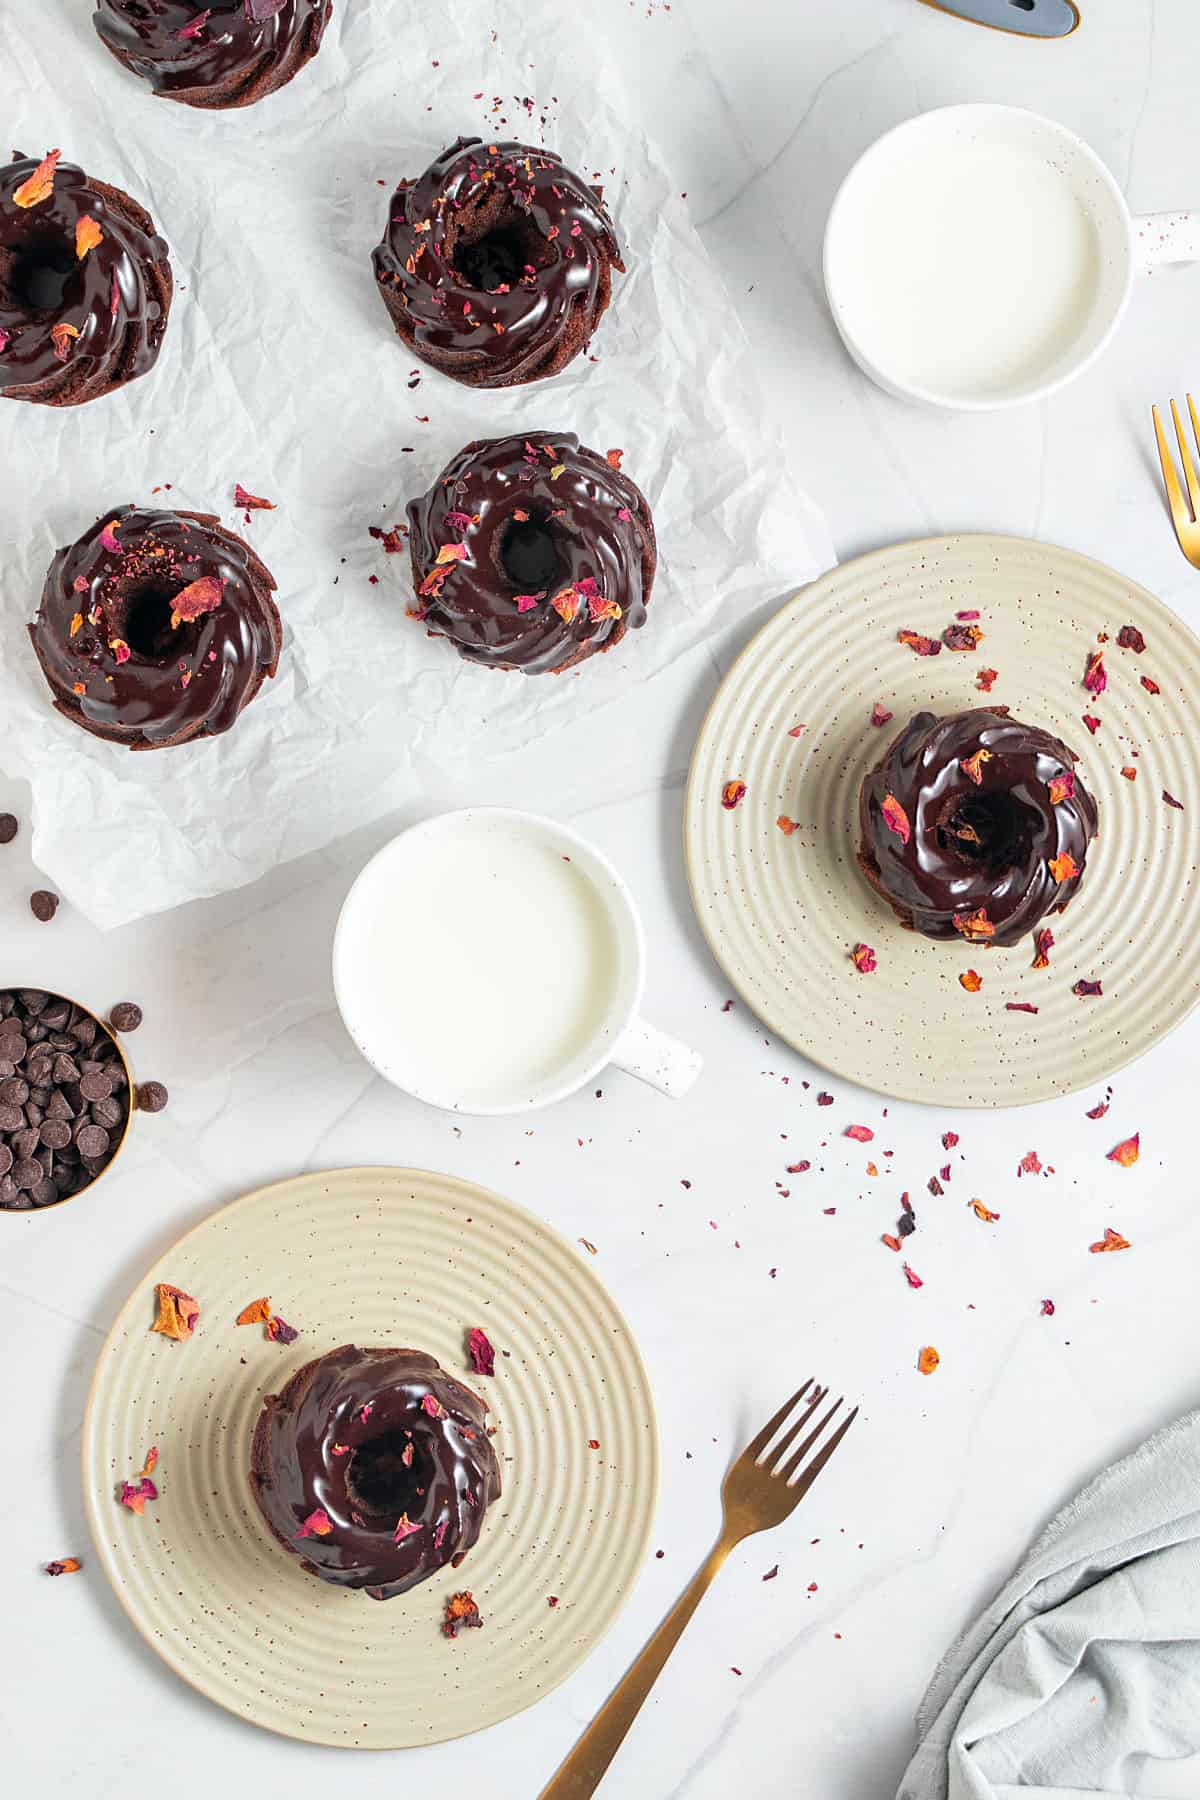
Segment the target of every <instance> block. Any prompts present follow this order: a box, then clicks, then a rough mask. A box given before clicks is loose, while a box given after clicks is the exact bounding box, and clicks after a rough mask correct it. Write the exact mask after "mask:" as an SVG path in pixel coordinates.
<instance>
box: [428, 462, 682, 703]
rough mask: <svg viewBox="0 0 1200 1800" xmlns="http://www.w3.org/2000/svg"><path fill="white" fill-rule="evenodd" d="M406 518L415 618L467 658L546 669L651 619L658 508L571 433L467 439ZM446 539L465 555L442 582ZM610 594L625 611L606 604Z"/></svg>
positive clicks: (599, 647)
mask: <svg viewBox="0 0 1200 1800" xmlns="http://www.w3.org/2000/svg"><path fill="white" fill-rule="evenodd" d="M522 515H524V516H522ZM408 520H409V529H410V540H409V542H410V548H411V551H412V570H413V585H414V587H415V588H416V590H417V609H418V610H417V616H418V617H419V618H423V619H424V620H425V623H426V624H427V626H428V627H429V630H430V631H431V632H433V633H434V634H435V635H438V636H442V637H448V638H450V639H451V640H452V641H453V642H454V644H455V645H456V646H457V648H458V650H459V652H460V654H461V655H462V656H465V657H466V658H467V660H468V661H469V662H478V663H483V664H485V665H486V666H487V667H489V668H494V669H523V670H524V671H525V673H526V674H529V675H537V674H544V673H546V672H548V671H551V670H556V671H557V670H561V669H564V668H567V667H569V666H570V665H571V664H573V663H577V662H579V661H581V660H582V659H583V658H584V657H585V656H590V655H592V654H594V653H595V652H596V651H598V650H609V649H611V648H612V646H613V645H614V644H615V643H618V642H619V641H620V639H621V638H622V637H624V635H625V632H626V630H628V629H629V627H630V626H632V627H633V628H634V629H636V628H637V627H639V626H641V625H643V624H644V623H645V619H646V605H647V602H648V601H649V598H650V589H651V586H652V584H653V581H654V570H655V564H656V553H655V543H654V523H653V520H652V519H651V516H650V508H649V506H648V505H647V503H646V500H645V497H644V495H643V494H642V493H641V491H640V490H639V489H638V488H637V487H636V486H635V485H634V483H633V482H632V481H631V480H630V479H629V477H628V476H627V475H623V474H622V473H621V471H620V470H619V469H616V468H614V467H613V466H612V464H611V463H609V462H608V461H607V459H606V458H605V457H603V456H599V455H597V453H596V452H595V451H594V450H588V449H585V448H583V447H582V446H581V445H580V443H579V440H578V438H576V437H575V436H573V435H572V433H570V432H567V431H563V432H546V431H535V432H531V433H530V434H529V436H528V437H508V438H481V439H479V440H477V441H476V442H475V443H473V444H468V445H467V446H466V447H465V449H463V450H460V451H459V453H458V455H457V456H456V457H454V458H453V459H452V461H450V462H449V463H448V464H447V465H446V467H445V468H444V469H443V471H442V473H441V475H439V477H438V479H437V480H436V481H435V482H434V484H433V486H432V487H431V488H430V490H429V492H428V493H427V494H424V495H422V497H421V498H420V499H419V500H413V501H410V503H409V507H408ZM448 544H451V545H461V546H464V547H465V555H464V556H463V557H462V559H461V560H460V561H457V562H454V563H453V564H452V565H451V566H449V567H448V568H447V569H446V573H445V577H444V579H439V575H438V571H439V570H440V568H443V567H446V565H439V564H438V561H437V559H438V554H439V552H441V551H443V550H444V548H445V546H446V545H448ZM431 579H432V581H433V583H434V584H435V588H436V591H433V592H431V591H428V589H429V584H430V580H431ZM581 584H582V592H580V586H581ZM422 586H425V587H426V589H427V592H426V593H425V594H424V595H422V594H421V591H420V590H421V588H422ZM556 598H557V599H558V601H559V607H558V608H556V606H555V600H556ZM519 602H520V603H521V604H519ZM611 602H615V603H616V605H617V606H618V607H619V608H620V616H619V617H614V616H612V615H611V612H607V611H605V610H604V608H605V603H611ZM572 605H574V606H575V615H574V617H573V618H571V617H564V616H563V613H564V612H567V613H569V612H570V610H571V607H572ZM560 608H561V610H560Z"/></svg>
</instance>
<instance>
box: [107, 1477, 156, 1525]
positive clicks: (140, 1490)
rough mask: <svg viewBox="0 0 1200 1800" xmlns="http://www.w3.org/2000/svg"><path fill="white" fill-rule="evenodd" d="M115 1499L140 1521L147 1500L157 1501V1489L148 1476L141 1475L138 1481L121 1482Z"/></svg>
mask: <svg viewBox="0 0 1200 1800" xmlns="http://www.w3.org/2000/svg"><path fill="white" fill-rule="evenodd" d="M117 1498H118V1500H119V1501H120V1502H121V1505H122V1506H127V1507H128V1508H129V1510H130V1512H131V1513H136V1514H137V1516H138V1518H139V1519H140V1518H141V1517H142V1515H143V1514H144V1513H145V1510H146V1502H147V1500H157V1499H158V1489H157V1488H156V1487H155V1485H154V1483H153V1482H152V1481H151V1480H150V1477H149V1476H148V1475H143V1476H142V1478H141V1480H140V1481H123V1482H122V1483H121V1486H120V1490H119V1492H118V1495H117Z"/></svg>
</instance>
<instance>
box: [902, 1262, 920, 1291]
mask: <svg viewBox="0 0 1200 1800" xmlns="http://www.w3.org/2000/svg"><path fill="white" fill-rule="evenodd" d="M900 1266H901V1268H902V1269H903V1270H904V1279H905V1281H907V1283H908V1285H909V1287H910V1288H919V1287H924V1286H925V1283H924V1282H923V1281H922V1280H921V1277H920V1276H919V1275H918V1274H917V1272H916V1270H915V1269H910V1268H909V1266H908V1264H907V1263H902V1264H901V1265H900Z"/></svg>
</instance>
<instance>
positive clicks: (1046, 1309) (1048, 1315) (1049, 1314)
mask: <svg viewBox="0 0 1200 1800" xmlns="http://www.w3.org/2000/svg"><path fill="white" fill-rule="evenodd" d="M1057 1310H1058V1308H1057V1307H1056V1306H1055V1304H1054V1302H1053V1300H1043V1301H1042V1317H1043V1319H1052V1318H1053V1317H1054V1315H1055V1313H1056V1312H1057Z"/></svg>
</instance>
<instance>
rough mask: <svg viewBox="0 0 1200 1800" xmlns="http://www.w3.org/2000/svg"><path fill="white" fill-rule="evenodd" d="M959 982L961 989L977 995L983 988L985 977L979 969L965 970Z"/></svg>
mask: <svg viewBox="0 0 1200 1800" xmlns="http://www.w3.org/2000/svg"><path fill="white" fill-rule="evenodd" d="M958 982H959V986H960V987H964V988H966V990H967V992H968V994H977V993H978V992H979V990H980V988H981V987H982V986H983V976H982V975H981V974H980V973H979V971H978V969H964V970H963V972H962V974H961V975H960V976H959V978H958Z"/></svg>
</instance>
